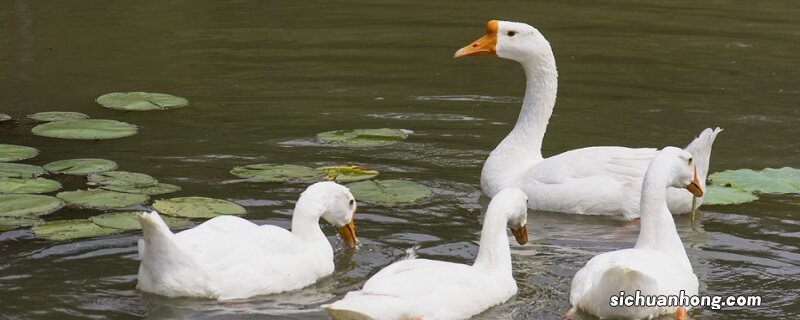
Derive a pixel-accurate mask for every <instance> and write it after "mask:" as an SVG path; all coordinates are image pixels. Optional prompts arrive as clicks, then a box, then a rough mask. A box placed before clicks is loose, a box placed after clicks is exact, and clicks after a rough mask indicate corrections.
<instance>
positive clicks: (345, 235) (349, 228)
mask: <svg viewBox="0 0 800 320" xmlns="http://www.w3.org/2000/svg"><path fill="white" fill-rule="evenodd" d="M357 210H358V209H353V218H351V219H350V222H348V223H347V224H345V225H343V226H341V227H339V228H337V229H336V230H337V231H339V236H341V237H342V241H344V243H345V244H347V246H348V247H351V248H352V247H355V246H356V245H357V244H358V238H356V225H355V223H353V221H354V220H355V216H356V211H357Z"/></svg>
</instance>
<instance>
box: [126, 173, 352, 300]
mask: <svg viewBox="0 0 800 320" xmlns="http://www.w3.org/2000/svg"><path fill="white" fill-rule="evenodd" d="M355 211H356V203H355V200H354V199H353V195H352V194H350V191H349V190H348V189H347V188H346V187H344V186H341V185H338V184H336V183H334V182H319V183H316V184H313V185H311V186H309V187H308V188H307V189H306V190H305V191H304V192H303V193H302V194H301V195H300V199H299V200H298V201H297V204H296V205H295V208H294V214H293V216H292V231H288V230H286V229H283V228H280V227H277V226H272V225H262V226H259V225H256V224H254V223H252V222H250V221H247V220H245V219H242V218H239V217H234V216H219V217H215V218H213V219H211V220H208V221H206V222H204V223H203V224H201V225H199V226H197V227H195V228H193V229H189V230H186V231H183V232H180V233H177V234H173V233H172V232H171V231H170V230H169V228H168V227H167V225H166V224H165V223H164V220H162V219H161V217H160V216H159V215H158V213H156V212H155V211H153V212H150V213H141V214H140V215H139V221H140V223H141V224H142V230H143V232H144V239H142V240H139V255H140V256H141V258H142V262H141V265H140V266H139V283H138V284H137V286H136V287H137V288H139V289H140V290H142V291H148V292H152V293H156V294H160V295H164V296H169V297H179V296H188V297H202V298H211V299H218V300H228V299H241V298H247V297H251V296H255V295H261V294H270V293H278V292H283V291H288V290H294V289H299V288H302V287H305V286H307V285H310V284H312V283H314V282H316V281H317V279H319V278H321V277H324V276H327V275H329V274H331V273H333V270H334V265H333V249H332V248H331V245H330V243H328V239H327V238H325V234H323V233H322V230H320V227H319V219H320V217H321V218H323V219H325V220H326V221H328V222H329V223H331V224H332V225H334V226H336V227H337V228H338V230H339V234H340V235H341V237H342V239H343V240H344V241H345V242H346V243H347V244H348V245H351V246H353V245H355V244H356V242H357V239H356V235H355V227H354V225H353V215H354V214H355Z"/></svg>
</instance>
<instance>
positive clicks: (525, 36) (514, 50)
mask: <svg viewBox="0 0 800 320" xmlns="http://www.w3.org/2000/svg"><path fill="white" fill-rule="evenodd" d="M489 55H496V56H498V57H500V58H505V59H510V60H514V61H517V62H520V63H526V62H528V61H532V60H536V59H542V58H544V59H549V58H551V57H552V56H553V50H552V49H551V48H550V43H549V42H547V39H545V38H544V36H543V35H542V34H541V33H540V32H539V30H537V29H536V28H534V27H532V26H530V25H528V24H525V23H521V22H510V21H497V20H491V21H489V23H487V24H486V34H484V35H483V37H480V38H479V39H478V40H475V41H473V42H472V43H470V44H469V45H467V46H466V47H463V48H461V49H459V50H458V51H456V53H455V55H454V57H456V58H460V57H464V56H489Z"/></svg>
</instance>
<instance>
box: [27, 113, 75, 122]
mask: <svg viewBox="0 0 800 320" xmlns="http://www.w3.org/2000/svg"><path fill="white" fill-rule="evenodd" d="M28 118H30V119H33V120H37V121H44V122H52V121H64V120H80V119H88V118H89V116H87V115H85V114H83V113H80V112H69V111H48V112H39V113H34V114H30V115H28Z"/></svg>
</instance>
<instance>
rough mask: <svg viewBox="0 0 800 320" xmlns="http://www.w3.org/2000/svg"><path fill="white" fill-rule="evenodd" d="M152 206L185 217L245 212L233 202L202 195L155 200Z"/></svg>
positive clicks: (240, 213)
mask: <svg viewBox="0 0 800 320" xmlns="http://www.w3.org/2000/svg"><path fill="white" fill-rule="evenodd" d="M153 208H155V209H156V210H157V211H158V212H159V213H163V214H167V215H171V216H178V217H187V218H212V217H215V216H218V215H226V214H231V215H242V214H245V213H247V211H246V210H245V209H244V207H242V206H240V205H238V204H235V203H233V202H230V201H225V200H220V199H212V198H204V197H182V198H172V199H164V200H156V202H155V203H153Z"/></svg>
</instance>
